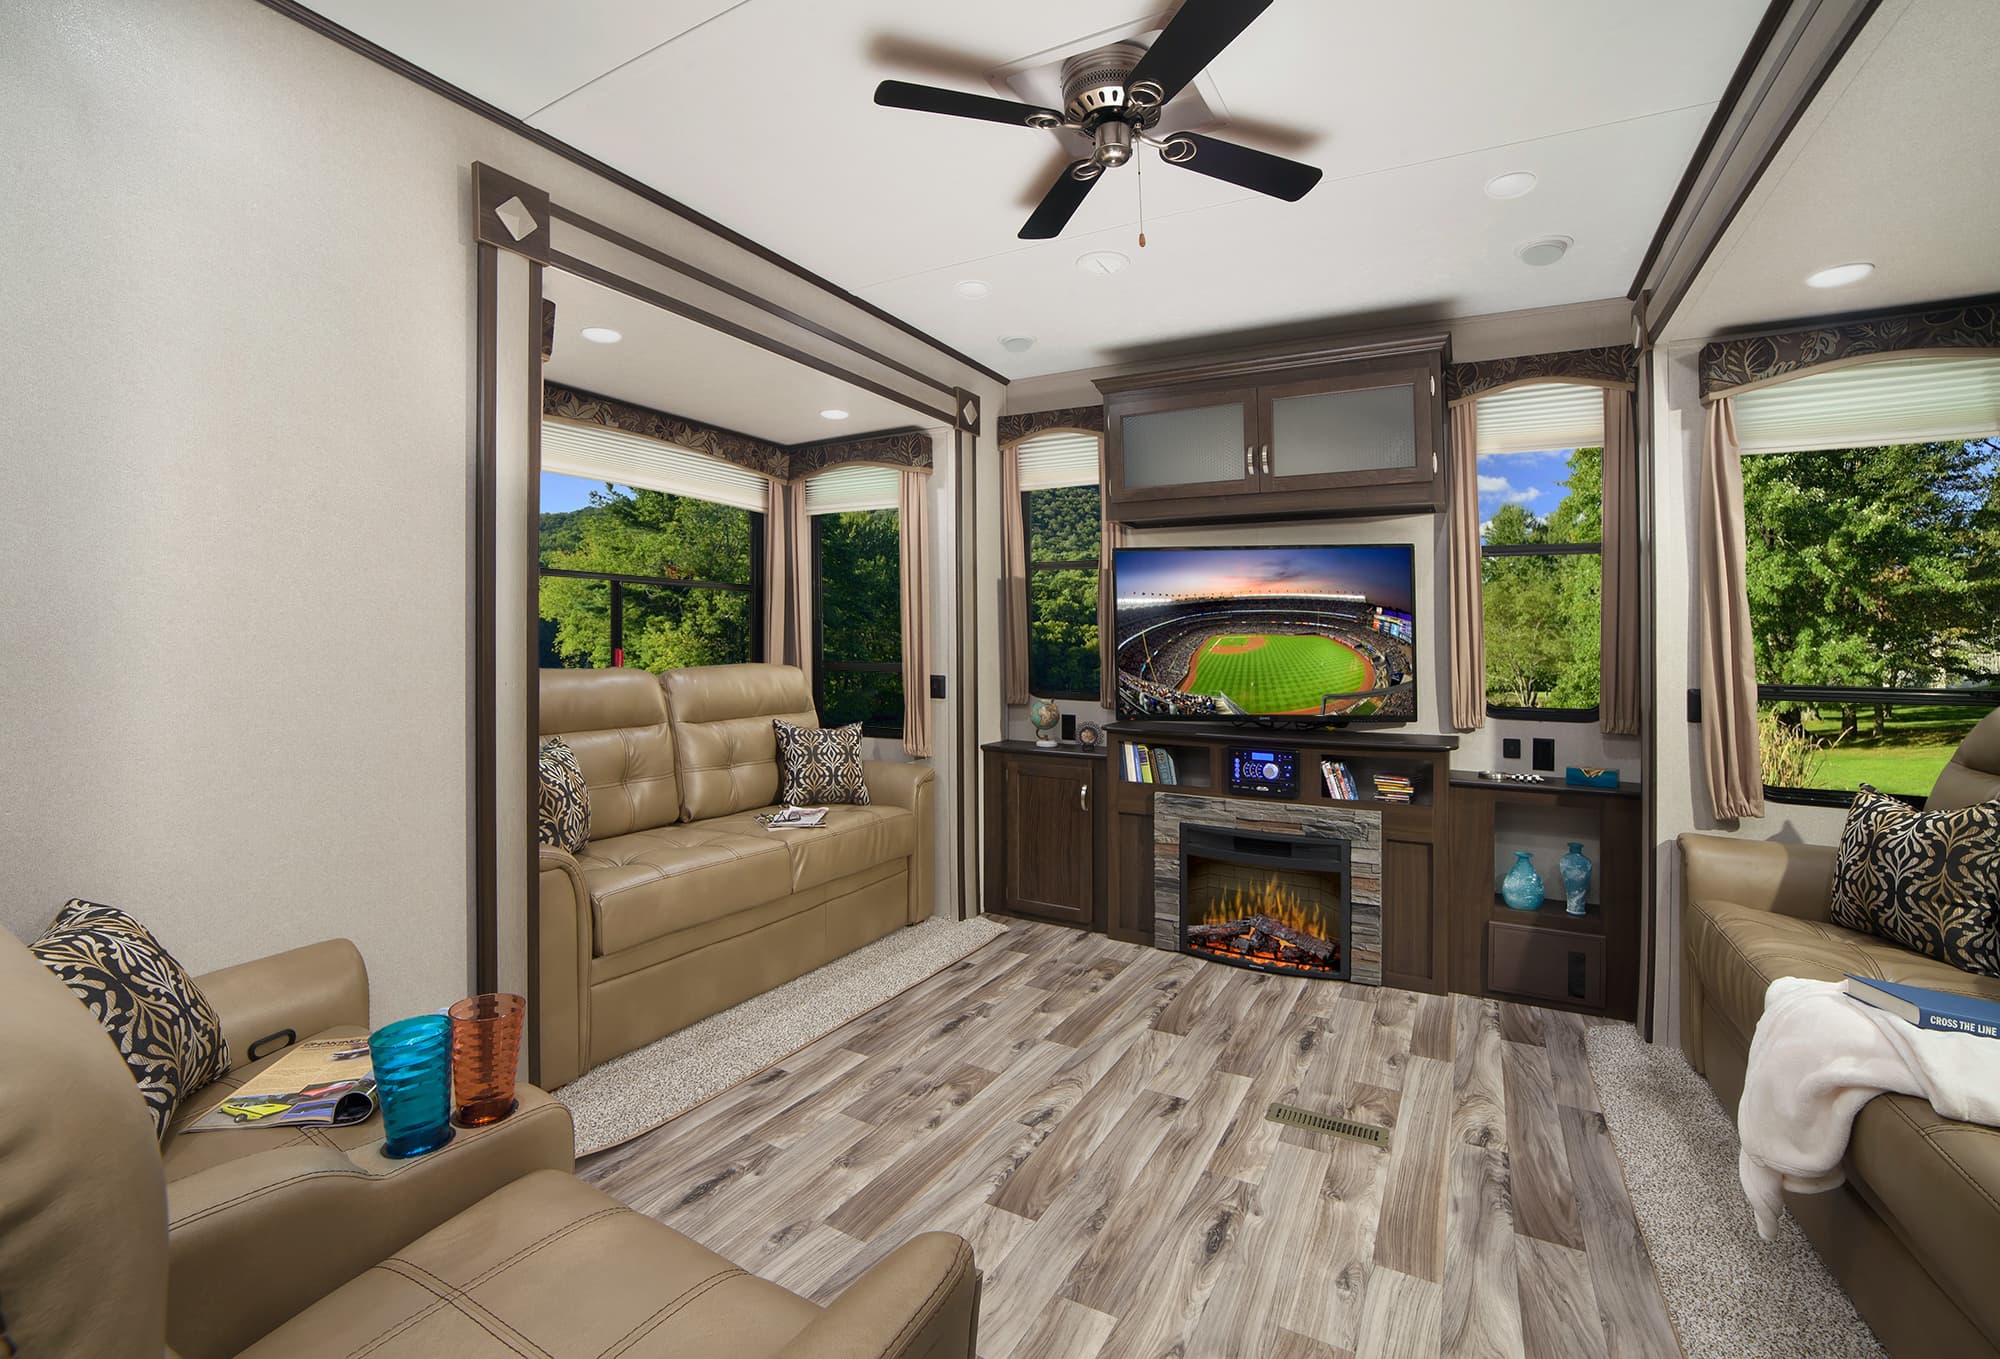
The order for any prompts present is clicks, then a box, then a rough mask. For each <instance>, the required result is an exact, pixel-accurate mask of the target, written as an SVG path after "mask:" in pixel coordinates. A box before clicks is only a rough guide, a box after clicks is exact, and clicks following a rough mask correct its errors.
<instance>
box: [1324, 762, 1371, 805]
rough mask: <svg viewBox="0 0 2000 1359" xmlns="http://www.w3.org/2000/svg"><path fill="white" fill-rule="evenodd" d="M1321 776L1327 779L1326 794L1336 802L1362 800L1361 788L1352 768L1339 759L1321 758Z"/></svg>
mask: <svg viewBox="0 0 2000 1359" xmlns="http://www.w3.org/2000/svg"><path fill="white" fill-rule="evenodd" d="M1319 772H1320V777H1321V778H1323V779H1324V780H1326V795H1327V796H1328V797H1330V798H1332V799H1333V800H1334V801H1336V802H1359V801H1361V788H1360V786H1359V785H1358V784H1356V783H1355V781H1354V773H1353V771H1352V770H1350V769H1348V767H1347V766H1346V765H1345V764H1343V763H1342V762H1341V761H1339V760H1321V761H1320V762H1319Z"/></svg>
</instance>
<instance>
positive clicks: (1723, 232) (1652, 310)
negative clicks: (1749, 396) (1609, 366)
mask: <svg viewBox="0 0 2000 1359" xmlns="http://www.w3.org/2000/svg"><path fill="white" fill-rule="evenodd" d="M1785 3H1786V0H1773V6H1772V7H1773V8H1774V9H1775V8H1777V6H1778V5H1780V4H1785ZM1880 3H1881V0H1863V3H1862V4H1861V5H1860V7H1859V8H1858V9H1857V11H1856V12H1855V14H1854V15H1853V17H1852V19H1851V20H1850V22H1849V23H1848V24H1847V26H1846V28H1845V29H1844V30H1843V31H1842V32H1841V34H1840V36H1839V38H1838V39H1836V41H1835V42H1834V44H1833V46H1832V48H1831V49H1829V50H1828V52H1827V54H1826V59H1825V60H1824V61H1823V62H1822V63H1821V65H1820V67H1819V69H1818V70H1816V71H1814V72H1813V74H1812V77H1811V78H1810V79H1809V80H1807V81H1806V83H1805V84H1804V85H1803V86H1802V87H1801V88H1800V89H1799V90H1798V91H1797V92H1796V93H1795V94H1794V96H1793V98H1792V101H1791V105H1790V107H1789V108H1788V109H1786V111H1785V117H1784V119H1783V121H1782V122H1781V123H1780V124H1779V126H1778V128H1777V129H1776V131H1775V132H1774V133H1773V134H1772V136H1771V137H1770V139H1769V141H1768V142H1767V143H1766V145H1765V147H1764V149H1763V151H1762V152H1761V153H1760V154H1759V155H1758V158H1757V161H1756V164H1755V165H1753V166H1752V167H1751V169H1750V172H1749V174H1748V175H1747V176H1746V177H1745V178H1744V179H1743V181H1742V182H1741V183H1740V184H1737V185H1735V186H1733V187H1732V188H1730V189H1729V190H1728V191H1727V193H1728V199H1727V203H1728V205H1727V207H1726V208H1725V209H1724V211H1723V213H1722V216H1721V218H1720V219H1719V220H1718V221H1717V222H1716V223H1715V226H1714V228H1713V230H1711V231H1710V232H1709V233H1708V238H1707V239H1706V240H1705V241H1703V242H1702V243H1701V245H1700V246H1699V247H1698V248H1697V249H1696V251H1695V254H1694V256H1693V258H1692V259H1691V260H1690V261H1689V263H1688V265H1687V268H1686V269H1685V270H1684V271H1683V273H1682V277H1681V278H1680V279H1679V280H1677V281H1676V282H1675V283H1673V284H1672V286H1670V287H1668V288H1666V289H1664V290H1662V291H1659V292H1655V293H1653V294H1652V295H1651V296H1649V297H1648V298H1647V306H1646V314H1645V322H1644V328H1645V330H1646V332H1647V334H1648V335H1658V334H1659V333H1660V332H1661V331H1663V330H1665V329H1666V327H1667V325H1668V323H1669V322H1670V321H1672V319H1673V316H1674V313H1675V312H1676V311H1678V310H1679V309H1680V305H1681V303H1682V302H1683V301H1684V300H1686V298H1687V294H1688V289H1690V288H1691V287H1693V286H1694V281H1695V280H1696V279H1697V278H1699V277H1701V272H1702V270H1703V269H1705V268H1707V266H1708V261H1709V259H1710V257H1711V256H1713V255H1714V253H1715V247H1716V246H1717V245H1719V244H1721V242H1722V239H1723V237H1725V236H1727V235H1728V234H1729V228H1730V227H1731V226H1732V225H1734V224H1735V221H1736V215H1737V213H1739V212H1741V211H1742V210H1743V205H1744V204H1745V203H1747V202H1748V201H1749V200H1750V196H1751V194H1752V193H1754V192H1755V191H1756V188H1757V185H1758V184H1759V183H1760V182H1761V181H1762V180H1763V178H1764V174H1765V172H1766V171H1768V170H1769V169H1770V168H1771V163H1772V162H1773V161H1775V160H1776V159H1777V158H1778V153H1779V152H1780V151H1781V150H1783V149H1784V146H1785V143H1786V142H1787V141H1789V140H1791V135H1792V132H1793V130H1794V129H1795V128H1797V127H1798V123H1799V119H1801V118H1803V117H1804V116H1805V112H1806V110H1807V109H1808V108H1811V107H1812V103H1813V100H1814V99H1815V98H1817V97H1818V95H1819V92H1820V90H1821V88H1822V87H1823V86H1825V84H1826V81H1827V77H1828V76H1830V75H1832V74H1833V72H1834V70H1835V69H1836V68H1837V67H1838V66H1839V65H1840V63H1841V60H1842V59H1843V58H1844V57H1846V55H1847V51H1848V49H1849V48H1850V47H1852V46H1853V45H1854V40H1855V38H1857V37H1858V36H1860V33H1861V30H1862V29H1864V28H1866V27H1867V26H1868V21H1869V20H1870V19H1871V18H1873V17H1874V15H1875V11H1876V9H1877V8H1878V7H1879V5H1880ZM1818 5H1819V0H1811V8H1812V9H1813V10H1817V8H1818ZM1766 17H1767V18H1768V17H1769V15H1768V12H1767V16H1766ZM1806 23H1810V16H1809V17H1808V19H1807V20H1806V21H1804V22H1802V24H1801V30H1803V28H1804V27H1805V24H1806ZM1759 31H1760V33H1761V31H1762V29H1761V26H1760V29H1759ZM1757 55H1761V53H1759V54H1757ZM1787 56H1789V54H1787ZM1781 65H1782V62H1781ZM1746 92H1747V91H1746ZM1759 103H1760V104H1761V98H1760V101H1759ZM1731 107H1732V106H1731V105H1729V104H1724V105H1721V106H1719V107H1718V109H1717V116H1718V117H1720V116H1721V115H1722V114H1723V113H1724V112H1725V111H1727V110H1729V109H1730V108H1731ZM1748 128H1749V119H1748V118H1745V119H1744V120H1743V121H1742V123H1741V124H1739V126H1738V129H1737V138H1736V139H1735V141H1734V142H1732V144H1731V146H1730V147H1729V148H1728V150H1727V151H1725V152H1724V153H1723V154H1724V158H1725V160H1726V159H1727V158H1728V157H1729V156H1731V155H1733V154H1734V153H1735V149H1736V145H1737V144H1740V142H1741V138H1742V134H1743V133H1744V132H1746V131H1747V130H1748ZM1704 163H1706V162H1696V163H1695V165H1694V166H1691V167H1690V169H1691V170H1693V169H1695V168H1696V167H1697V166H1699V165H1700V164H1704ZM1671 220H1672V218H1671V217H1669V218H1667V219H1664V220H1663V223H1662V225H1663V227H1664V226H1665V225H1666V223H1667V222H1670V221H1671ZM1692 225H1693V223H1692V221H1690V222H1689V223H1688V224H1687V226H1688V229H1691V228H1692ZM1681 238H1682V240H1685V239H1686V231H1685V230H1684V231H1683V232H1682V237H1681ZM1649 259H1650V255H1649ZM1650 267H1651V266H1650V264H1649V265H1648V266H1645V267H1643V268H1642V270H1641V272H1640V274H1639V276H1638V278H1637V279H1635V280H1634V283H1633V291H1632V292H1631V293H1630V294H1629V296H1631V297H1633V298H1635V299H1636V298H1637V297H1638V296H1639V293H1640V290H1641V289H1642V288H1643V285H1644V280H1645V279H1646V277H1647V272H1648V271H1649V270H1650Z"/></svg>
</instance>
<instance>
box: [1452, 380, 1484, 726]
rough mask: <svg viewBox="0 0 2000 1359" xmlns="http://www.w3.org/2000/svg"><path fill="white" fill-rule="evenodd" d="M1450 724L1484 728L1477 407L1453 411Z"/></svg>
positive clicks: (1469, 401)
mask: <svg viewBox="0 0 2000 1359" xmlns="http://www.w3.org/2000/svg"><path fill="white" fill-rule="evenodd" d="M1446 533H1447V536H1448V538H1449V539H1450V543H1451V724H1452V726H1454V727H1456V728H1457V729H1458V730H1460V731H1475V730H1477V729H1478V728H1480V727H1483V726H1485V725H1486V623H1485V615H1484V609H1485V602H1486V601H1485V597H1484V592H1483V591H1482V590H1481V589H1480V584H1479V406H1478V402H1477V401H1476V400H1475V399H1473V398H1471V397H1467V398H1466V399H1465V400H1463V401H1460V402H1459V403H1458V404H1457V405H1455V406H1453V407H1452V408H1451V508H1450V518H1449V520H1448V522H1447V526H1446Z"/></svg>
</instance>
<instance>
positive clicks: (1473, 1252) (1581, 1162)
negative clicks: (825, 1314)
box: [579, 922, 1680, 1359]
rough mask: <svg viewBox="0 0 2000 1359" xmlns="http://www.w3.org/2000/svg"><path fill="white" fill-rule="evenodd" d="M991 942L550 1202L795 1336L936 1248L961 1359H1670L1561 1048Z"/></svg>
mask: <svg viewBox="0 0 2000 1359" xmlns="http://www.w3.org/2000/svg"><path fill="white" fill-rule="evenodd" d="M1010 924H1011V928H1010V930H1009V932H1008V933H1007V935H1006V936H1004V937H1003V938H1001V939H1000V940H998V941H996V942H995V943H993V944H991V945H988V946H987V947H986V948H984V949H982V950H980V951H979V952H978V953H975V954H973V955H972V956H971V957H970V958H967V959H965V960H964V961H963V962H960V963H958V964H956V965H955V966H953V967H951V968H948V969H946V970H945V971H944V972H942V973H940V974H938V975H937V976H936V977H933V978H931V979H930V980H929V981H927V982H925V983H924V984H922V985H921V986H918V987H916V988H914V989H913V990H910V991H908V992H906V993H904V994H903V995H901V996H899V997H897V998H896V999H895V1000H893V1001H891V1002H889V1003H888V1004H887V1005H884V1006H881V1007H879V1008H878V1009H876V1010H873V1011H870V1012H869V1013H868V1014H866V1015H864V1016H862V1017H861V1018H859V1019H857V1020H855V1021H853V1022H852V1023H850V1024H848V1025H847V1026H846V1027H845V1028H842V1029H840V1030H838V1031H836V1032H834V1033H832V1034H829V1035H828V1036H827V1037H825V1038H823V1039H821V1040H820V1041H819V1042H817V1043H815V1044H813V1045H812V1046H811V1047H808V1048H806V1049H804V1050H803V1051H801V1052H799V1053H797V1054H795V1055H793V1056H791V1057H788V1058H786V1059H785V1060H784V1061H783V1062H782V1063H780V1064H779V1065H778V1066H776V1067H774V1068H773V1069H772V1070H770V1071H767V1072H765V1073H763V1074H762V1075H760V1076H758V1077H756V1078H754V1079H753V1080H751V1081H748V1082H746V1083H745V1084H743V1085H740V1086H738V1087H736V1088H735V1089H733V1090H730V1091H727V1092H725V1093H723V1094H722V1095H719V1096H717V1097H716V1098H715V1099H712V1100H710V1101H709V1102H708V1103H706V1104H704V1105H701V1106H699V1107H697V1108H695V1109H692V1110H690V1111H688V1112H687V1113H685V1114H683V1115H682V1116H681V1117H680V1118H678V1119H676V1120H674V1121H673V1122H672V1123H669V1124H667V1125H666V1126H665V1127H663V1128H660V1129H657V1130H656V1131H654V1132H651V1133H648V1134H647V1135H646V1136H644V1137H642V1138H639V1139H637V1140H636V1141H633V1142H629V1143H627V1144H625V1145H624V1146H622V1147H616V1148H613V1149H612V1150H610V1151H608V1152H604V1153H602V1154H600V1155H598V1156H595V1157H592V1158H590V1159H589V1160H588V1161H587V1162H585V1163H584V1164H583V1165H581V1166H580V1167H579V1173H580V1174H581V1175H582V1176H583V1177H584V1178H585V1179H586V1180H589V1181H590V1182H592V1183H594V1184H596V1185H597V1186H599V1187H600V1188H602V1189H604V1190H605V1191H606V1192H607V1193H610V1194H612V1195H614V1196H615V1197H617V1198H619V1199H621V1200H623V1201H624V1202H626V1203H629V1204H630V1205H632V1206H633V1207H634V1208H636V1209H638V1210H639V1211H641V1212H644V1213H649V1214H651V1215H652V1216H654V1217H657V1218H659V1219H660V1220H661V1221H663V1222H665V1223H667V1224H668V1225H670V1226H673V1227H675V1228H678V1229H679V1230H681V1231H683V1232H686V1233H687V1234H688V1235H690V1236H692V1237H694V1238H695V1239H697V1240H699V1241H701V1242H703V1243H704V1244H706V1245H708V1246H709V1247H711V1248H712V1249H715V1250H717V1251H720V1252H721V1253H722V1254H724V1255H726V1256H728V1257H729V1258H730V1259H731V1260H732V1261H734V1262H735V1263H737V1264H739V1265H741V1266H742V1267H744V1268H745V1269H748V1270H750V1271H751V1272H752V1273H754V1274H758V1275H761V1276H763V1277H764V1278H767V1279H770V1280H772V1281H773V1282H775V1283H778V1284H782V1285H784V1286H785V1287H787V1288H790V1289H792V1290H794V1291H796V1292H798V1293H801V1294H804V1295H805V1296H807V1297H810V1298H813V1299H814V1300H816V1301H819V1302H822V1303H823V1302H826V1301H828V1300H829V1299H831V1298H832V1297H833V1296H834V1295H835V1294H837V1293H839V1292H840V1291H841V1290H842V1289H843V1288H845V1287H846V1286H847V1285H848V1284H849V1283H851V1282H852V1281H853V1280H854V1279H855V1278H856V1277H858V1276H859V1275H860V1274H861V1273H862V1272H863V1271H864V1270H866V1269H867V1268H868V1267H869V1266H870V1265H871V1264H873V1263H874V1262H875V1261H877V1260H879V1259H881V1258H882V1257H883V1256H884V1255H886V1254H887V1253H888V1252H889V1251H890V1250H892V1249H894V1248H895V1247H896V1246H897V1245H898V1244H899V1243H901V1242H902V1241H905V1240H907V1239H908V1238H909V1237H911V1236H913V1235H915V1234H917V1233H919V1232H924V1231H933V1230H943V1231H954V1232H958V1233H960V1234H961V1235H963V1236H965V1237H966V1238H967V1239H968V1240H970V1241H971V1242H972V1245H973V1250H974V1252H975V1254H976V1256H977V1259H978V1264H979V1268H980V1270H981V1271H982V1272H983V1273H984V1275H985V1284H984V1304H983V1311H982V1315H981V1319H980V1345H979V1350H980V1354H981V1355H982V1356H983V1357H984V1359H1159V1357H1160V1356H1167V1355H1177V1356H1185V1359H1253V1357H1254V1359H1374V1357H1375V1356H1383V1357H1385V1359H1410V1357H1411V1356H1429V1355H1438V1356H1482V1357H1484V1356H1495V1357H1498V1359H1540V1357H1541V1356H1551V1357H1558V1356H1560V1357H1562V1359H1567V1357H1568V1356H1590V1355H1616V1356H1619V1359H1627V1357H1628V1356H1631V1357H1633V1359H1640V1357H1650V1356H1655V1355H1658V1356H1676V1355H1679V1354H1680V1348H1679V1345H1678V1344H1677V1343H1676V1341H1675V1338H1674V1334H1673V1330H1672V1328H1671V1326H1670V1325H1669V1323H1668V1321H1667V1316H1666V1308H1665V1305H1664V1303H1663V1302H1662V1300H1661V1297H1660V1291H1659V1285H1658V1283H1657V1282H1656V1281H1655V1279H1654V1276H1653V1269H1652V1263H1651V1261H1650V1260H1649V1258H1648V1256H1647V1254H1646V1247H1645V1243H1644V1241H1643V1239H1642V1238H1641V1237H1640V1235H1639V1229H1638V1224H1637V1223H1636V1222H1635V1221H1634V1220H1633V1216H1632V1206H1631V1203H1630V1201H1629V1200H1628V1199H1627V1197H1626V1192H1625V1182H1624V1179H1623V1177H1622V1174H1621V1172H1620V1170H1619V1166H1618V1160H1617V1155H1616V1153H1615V1151H1614V1149H1613V1148H1612V1145H1611V1140H1610V1137H1609V1135H1608V1134H1607V1133H1606V1132H1605V1129H1604V1120H1603V1116H1602V1115H1601V1114H1600V1113H1599V1111H1598V1107H1597V1096H1596V1088H1595V1086H1594V1085H1593V1083H1592V1081H1591V1077H1590V1068H1589V1065H1588V1063H1587V1061H1586V1060H1585V1055H1584V1045H1583V1032H1584V1028H1583V1026H1584V1024H1585V1022H1586V1021H1584V1020H1582V1019H1579V1018H1578V1017H1577V1016H1575V1015H1570V1014H1562V1013H1557V1012H1554V1011H1548V1010H1539V1009H1534V1008H1531V1007H1527V1006H1516V1005H1511V1004H1504V1003H1501V1002H1497V1001H1484V1000H1477V999H1474V998H1472V997H1468V996H1450V997H1444V996H1419V995H1415V994H1413V993H1411V992H1407V991H1397V990H1392V989H1388V988H1375V987H1361V986H1349V985H1346V984H1344V983H1339V982H1325V981H1316V980H1311V979H1307V978H1298V977H1275V976H1269V975H1266V974H1263V973H1257V972H1250V971H1245V970H1242V969H1238V968H1230V967H1223V966H1220V965H1218V964H1214V963H1207V962H1202V961H1200V960H1198V959H1194V958H1189V957H1183V956H1180V955H1176V954H1170V953H1163V952H1160V951H1158V950H1155V949H1148V948H1142V947H1139V946H1136V945H1131V944H1121V943H1115V942H1113V941H1111V940H1107V939H1105V938H1103V937H1101V936H1095V935H1086V934H1079V933H1077V932H1075V931H1071V930H1064V929H1059V928H1056V927H1054V926H1044V925H1034V924H1026V923H1019V922H1010ZM1274 1101H1283V1102H1285V1103H1290V1104H1297V1105H1302V1106H1304V1107H1306V1108H1308V1109H1311V1110H1314V1111H1316V1112H1320V1113H1326V1114H1331V1115H1335V1116H1338V1117H1344V1118H1351V1119H1355V1120H1358V1121H1361V1122H1366V1123H1373V1124H1377V1125H1380V1126H1384V1127H1387V1128H1389V1129H1390V1133H1389V1139H1388V1145H1387V1146H1386V1147H1377V1146H1372V1145H1369V1144H1366V1143H1363V1142H1358V1141H1353V1140H1350V1139H1346V1138H1340V1137H1335V1136H1331V1135H1328V1134H1322V1133H1312V1132H1307V1131H1304V1130H1301V1129H1297V1128H1290V1127H1285V1126H1283V1125H1280V1124H1277V1123H1273V1122H1271V1121H1269V1120H1268V1119H1266V1118H1265V1117H1264V1110H1265V1109H1266V1107H1267V1106H1269V1105H1270V1104H1271V1103H1272V1102H1274Z"/></svg>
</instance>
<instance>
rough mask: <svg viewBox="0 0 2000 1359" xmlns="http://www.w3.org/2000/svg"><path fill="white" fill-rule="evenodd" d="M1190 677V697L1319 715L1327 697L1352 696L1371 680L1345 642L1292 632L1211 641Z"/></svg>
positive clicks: (1198, 654)
mask: <svg viewBox="0 0 2000 1359" xmlns="http://www.w3.org/2000/svg"><path fill="white" fill-rule="evenodd" d="M1257 643H1262V645H1256V644H1257ZM1246 648H1247V649H1246ZM1189 672H1190V673H1189V676H1188V682H1187V684H1186V685H1185V686H1184V687H1185V688H1186V690H1187V692H1189V693H1191V694H1220V695H1222V696H1224V697H1226V698H1228V699H1229V700H1230V701H1231V702H1233V703H1235V704H1237V705H1238V706H1239V707H1241V708H1242V709H1244V710H1245V711H1246V712H1253V713H1298V712H1315V713H1316V712H1318V711H1319V705H1320V699H1321V697H1322V696H1323V695H1326V694H1346V693H1352V692H1354V691H1355V690H1357V689H1363V688H1366V687H1367V686H1368V679H1369V670H1368V662H1366V661H1364V660H1363V659H1362V658H1361V657H1360V656H1359V655H1358V654H1356V653H1355V652H1354V651H1351V650H1349V649H1348V648H1347V647H1344V646H1342V645H1341V644H1340V643H1339V642H1336V641H1334V640H1333V639H1332V638H1330V637H1299V636H1294V635H1292V634H1289V633H1252V634H1247V635H1245V634H1237V635H1233V636H1221V637H1211V638H1209V639H1208V640H1207V641H1205V642H1203V643H1202V644H1201V646H1200V647H1199V648H1198V649H1197V650H1196V651H1195V655H1194V664H1193V665H1192V666H1190V667H1189Z"/></svg>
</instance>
